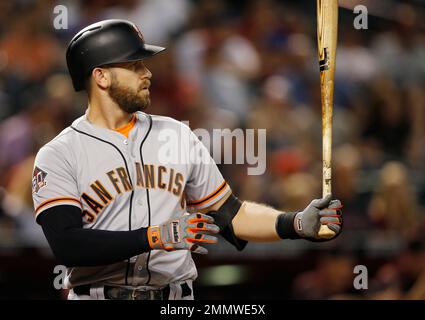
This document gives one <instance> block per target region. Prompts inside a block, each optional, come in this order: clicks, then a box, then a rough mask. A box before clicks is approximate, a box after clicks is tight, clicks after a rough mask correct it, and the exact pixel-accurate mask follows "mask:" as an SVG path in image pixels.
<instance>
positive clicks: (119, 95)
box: [108, 75, 151, 113]
mask: <svg viewBox="0 0 425 320" xmlns="http://www.w3.org/2000/svg"><path fill="white" fill-rule="evenodd" d="M142 88H143V86H142V85H141V86H140V87H139V88H138V90H137V91H136V90H134V89H131V88H129V87H127V86H123V85H121V84H120V83H119V82H118V80H117V79H116V78H115V75H112V83H111V86H110V87H109V89H108V93H109V96H110V97H111V99H112V100H113V101H114V102H115V103H116V104H117V105H118V106H119V107H120V108H121V110H123V111H125V112H127V113H133V112H136V111H142V110H145V109H146V108H147V107H149V106H150V104H151V100H150V99H149V96H148V95H147V96H141V95H139V94H138V93H139V92H140V91H141V90H142Z"/></svg>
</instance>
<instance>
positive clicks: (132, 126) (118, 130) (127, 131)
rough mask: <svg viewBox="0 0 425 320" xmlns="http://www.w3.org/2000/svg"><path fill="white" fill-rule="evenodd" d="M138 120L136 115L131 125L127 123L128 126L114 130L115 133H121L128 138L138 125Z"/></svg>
mask: <svg viewBox="0 0 425 320" xmlns="http://www.w3.org/2000/svg"><path fill="white" fill-rule="evenodd" d="M136 120H137V118H136V115H135V114H134V115H133V117H132V118H131V120H130V122H129V123H127V124H126V125H123V126H122V127H120V128H117V129H114V131H116V132H119V133H121V134H122V135H124V136H125V137H126V138H128V134H129V133H130V131H131V129H133V128H134V125H135V124H136Z"/></svg>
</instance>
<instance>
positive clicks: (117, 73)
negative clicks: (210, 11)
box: [32, 20, 342, 300]
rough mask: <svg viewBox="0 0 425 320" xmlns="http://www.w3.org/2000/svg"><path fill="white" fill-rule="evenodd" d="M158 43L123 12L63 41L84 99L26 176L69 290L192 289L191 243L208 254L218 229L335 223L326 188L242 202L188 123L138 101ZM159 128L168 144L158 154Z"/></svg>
mask: <svg viewBox="0 0 425 320" xmlns="http://www.w3.org/2000/svg"><path fill="white" fill-rule="evenodd" d="M164 49H165V48H162V47H158V46H154V45H150V44H146V43H145V41H144V39H143V36H142V34H141V32H140V31H139V30H138V28H137V27H136V26H135V25H134V24H133V23H131V22H129V21H126V20H105V21H101V22H98V23H95V24H92V25H90V26H88V27H86V28H84V29H83V30H81V31H80V32H78V33H77V34H76V35H75V36H74V38H73V39H72V40H71V41H70V43H69V45H68V48H67V52H66V59H67V65H68V69H69V73H70V75H71V78H72V83H73V86H74V89H75V90H76V91H80V90H85V91H86V92H87V95H88V107H87V110H86V112H85V114H84V115H83V116H81V117H80V118H78V119H76V120H75V121H74V122H73V123H72V124H71V126H69V127H68V128H66V129H65V130H63V131H62V132H61V133H60V134H59V135H58V136H57V137H55V138H54V139H53V140H52V141H50V142H49V143H47V144H46V145H45V146H43V147H42V148H41V149H40V150H39V152H38V154H37V156H36V160H35V164H34V172H33V179H32V187H33V200H34V207H35V213H36V221H37V223H39V224H40V225H41V227H42V229H43V232H44V234H45V236H46V238H47V240H48V242H49V245H50V247H51V249H52V251H53V253H54V255H55V256H56V258H57V260H58V261H59V262H61V263H62V264H64V265H65V266H66V267H67V276H66V279H65V285H66V287H67V288H68V289H70V290H69V296H68V299H142V300H150V299H156V300H167V299H170V300H171V299H193V297H194V294H193V287H192V281H193V280H195V279H196V277H197V270H196V267H195V264H194V262H193V260H192V257H191V253H192V252H195V253H200V254H205V253H207V249H206V248H205V244H213V243H216V241H217V238H216V237H215V235H216V234H217V233H220V234H221V235H222V236H223V237H224V238H225V239H226V240H227V241H229V242H230V243H232V244H233V245H234V246H235V247H236V248H237V249H238V250H242V249H243V248H244V247H245V245H246V244H247V241H274V240H280V239H301V238H302V239H307V240H311V241H327V240H330V239H332V238H334V237H336V236H338V235H339V234H340V232H341V227H342V217H341V203H340V202H339V201H338V200H331V196H330V195H329V196H327V197H325V198H322V199H317V200H313V201H312V202H311V203H310V204H309V205H308V206H307V207H306V208H305V209H304V210H302V211H299V212H292V213H291V212H286V213H284V212H280V211H278V210H275V209H273V208H271V207H268V206H266V205H261V204H256V203H252V202H248V201H244V202H242V201H240V200H239V199H238V198H237V197H236V196H235V195H234V194H233V193H232V190H231V188H230V186H229V184H228V183H227V182H226V181H225V180H224V179H223V177H222V175H221V174H220V171H219V170H218V168H217V166H216V164H215V163H214V161H213V160H212V159H211V157H210V155H209V153H208V150H207V149H206V148H205V147H204V146H203V145H202V143H201V142H200V141H199V140H198V138H197V137H196V135H195V134H194V133H193V132H192V131H191V130H190V129H189V127H187V126H186V125H184V124H182V123H181V122H178V121H176V120H173V119H171V118H167V117H162V116H154V115H150V114H147V113H145V112H143V111H142V110H145V109H146V108H147V107H148V106H149V105H150V99H149V86H150V82H151V77H152V74H151V72H150V71H149V70H148V69H147V68H146V67H145V65H144V64H143V60H144V59H145V58H148V57H152V56H153V55H156V54H157V53H160V52H161V51H163V50H164ZM167 132H168V133H170V132H171V135H169V136H168V137H174V138H176V139H175V141H178V143H177V144H174V145H173V146H174V148H169V149H167V152H165V153H164V152H163V151H164V149H163V146H164V136H166V133H167ZM173 141H174V140H173ZM176 146H177V147H176ZM176 159H177V161H175V160H176ZM200 160H202V161H200ZM205 160H209V161H205ZM322 224H326V225H327V226H328V227H329V228H330V229H331V230H332V235H331V236H329V237H328V238H327V239H321V238H320V237H319V235H318V231H319V228H320V226H321V225H322Z"/></svg>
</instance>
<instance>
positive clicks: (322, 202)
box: [311, 194, 332, 209]
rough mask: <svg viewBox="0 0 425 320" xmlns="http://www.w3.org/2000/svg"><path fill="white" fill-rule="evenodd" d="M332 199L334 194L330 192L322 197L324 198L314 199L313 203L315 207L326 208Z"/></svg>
mask: <svg viewBox="0 0 425 320" xmlns="http://www.w3.org/2000/svg"><path fill="white" fill-rule="evenodd" d="M331 199H332V194H328V195H327V196H326V197H324V198H322V199H314V200H313V201H312V202H311V205H313V206H314V207H316V208H318V209H324V208H326V207H327V206H328V205H329V202H330V201H331Z"/></svg>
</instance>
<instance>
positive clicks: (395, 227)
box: [369, 162, 423, 240]
mask: <svg viewBox="0 0 425 320" xmlns="http://www.w3.org/2000/svg"><path fill="white" fill-rule="evenodd" d="M419 213H420V212H419V206H418V202H417V199H416V196H415V192H414V190H413V188H412V184H411V182H410V179H409V177H408V172H407V170H406V167H405V166H404V165H403V164H401V163H398V162H389V163H387V164H386V165H385V166H384V167H383V168H382V170H381V172H380V176H379V180H378V183H377V188H376V191H375V193H374V195H373V197H372V199H371V202H370V205H369V215H370V218H371V220H372V221H373V222H374V224H375V226H376V227H378V228H379V229H381V230H383V231H386V232H387V233H392V234H394V235H397V236H398V237H401V238H404V239H407V240H410V239H412V237H413V236H415V235H416V232H415V231H416V228H417V227H418V223H419V222H420V220H418V219H419V218H422V219H423V217H421V216H419Z"/></svg>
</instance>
